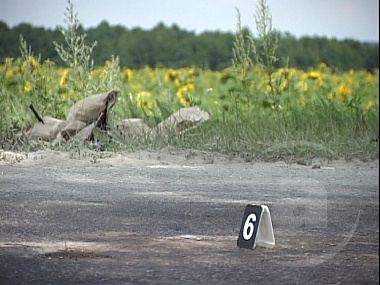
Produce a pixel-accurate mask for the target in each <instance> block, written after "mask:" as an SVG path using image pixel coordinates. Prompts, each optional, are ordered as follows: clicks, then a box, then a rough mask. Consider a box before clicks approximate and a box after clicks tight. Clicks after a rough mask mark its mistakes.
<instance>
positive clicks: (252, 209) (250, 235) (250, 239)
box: [237, 205, 263, 249]
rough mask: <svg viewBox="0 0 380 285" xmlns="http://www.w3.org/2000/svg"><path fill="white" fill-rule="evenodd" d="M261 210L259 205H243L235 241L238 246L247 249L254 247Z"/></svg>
mask: <svg viewBox="0 0 380 285" xmlns="http://www.w3.org/2000/svg"><path fill="white" fill-rule="evenodd" d="M262 211H263V210H262V207H261V206H259V205H247V206H246V207H245V211H244V215H243V221H242V223H241V227H240V233H239V238H238V241H237V245H238V246H239V247H243V248H248V249H252V248H253V247H254V245H255V241H256V235H257V229H258V226H259V223H260V219H261V213H262Z"/></svg>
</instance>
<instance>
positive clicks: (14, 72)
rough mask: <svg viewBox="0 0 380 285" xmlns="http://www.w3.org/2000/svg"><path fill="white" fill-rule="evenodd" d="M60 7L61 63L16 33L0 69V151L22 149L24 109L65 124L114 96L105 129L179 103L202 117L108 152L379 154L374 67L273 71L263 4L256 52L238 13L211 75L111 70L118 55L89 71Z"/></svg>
mask: <svg viewBox="0 0 380 285" xmlns="http://www.w3.org/2000/svg"><path fill="white" fill-rule="evenodd" d="M68 2H69V7H68V10H67V11H68V13H67V15H66V16H67V23H68V27H67V29H66V30H62V34H63V35H64V37H65V39H66V44H67V46H61V45H58V44H56V43H54V44H55V46H56V51H57V53H58V54H59V55H60V57H61V59H62V60H63V61H64V62H65V63H66V67H63V66H58V65H57V64H55V63H54V62H52V61H49V60H46V61H43V62H41V60H40V57H38V56H35V55H34V54H33V52H32V49H31V47H30V46H28V45H27V43H26V42H25V40H23V38H22V36H20V51H21V56H20V57H18V58H11V57H9V58H6V59H5V61H4V62H2V63H0V75H1V76H0V149H15V148H20V147H21V148H23V147H25V146H28V147H29V144H28V141H24V140H21V141H22V143H21V146H20V141H17V140H15V137H17V138H20V136H15V134H17V133H18V134H19V133H20V131H22V130H23V129H25V128H27V127H28V126H30V125H32V124H33V123H34V122H35V120H36V118H35V117H34V115H33V114H32V112H31V111H30V109H29V106H30V104H33V105H34V106H35V107H36V108H37V110H39V112H40V114H41V115H42V116H50V117H54V118H57V119H66V116H67V113H68V110H69V108H70V107H71V106H72V105H73V104H74V103H75V102H77V101H78V100H80V99H82V98H84V97H86V96H88V95H92V94H98V93H104V92H108V91H111V90H117V91H119V98H118V100H117V103H116V104H115V106H114V107H113V109H112V111H111V114H110V119H111V126H112V123H116V122H118V121H120V120H123V119H127V118H142V119H144V120H145V122H146V123H147V124H148V125H149V126H150V127H154V126H156V125H157V124H158V123H159V122H161V121H162V120H164V119H166V118H167V117H169V116H170V115H171V114H173V113H174V112H175V111H177V110H178V109H180V108H182V107H188V106H198V107H199V108H200V109H202V110H204V111H207V112H208V113H209V114H210V118H211V119H210V120H209V121H207V122H206V123H204V124H202V125H201V126H200V127H198V128H196V129H193V130H191V131H189V132H186V133H184V134H177V135H174V136H173V137H169V138H166V139H165V140H164V141H143V142H141V141H138V142H134V141H131V142H130V143H124V144H122V145H120V144H118V147H117V149H129V148H131V147H133V148H135V147H141V146H143V147H153V148H159V147H164V146H167V145H174V146H176V147H180V148H187V149H201V150H206V151H211V152H213V151H216V152H222V153H228V154H231V155H234V156H235V155H238V156H241V157H244V159H246V160H252V159H256V158H258V159H276V160H278V159H284V158H286V159H291V160H292V159H296V158H297V157H301V158H305V157H306V158H310V157H318V156H324V157H326V156H328V157H331V158H363V159H367V158H371V159H374V158H375V159H376V158H378V143H377V142H378V136H379V70H377V69H376V70H371V71H368V70H345V71H340V70H335V69H334V68H331V67H329V66H327V65H326V64H324V63H320V64H319V65H318V66H316V67H314V68H310V69H308V70H299V69H295V68H291V67H286V66H285V67H282V68H274V62H275V61H276V60H277V59H276V56H275V50H276V48H277V40H276V38H275V37H273V35H274V34H273V33H271V31H270V30H269V31H268V29H267V27H268V25H264V24H262V25H260V23H261V22H262V23H268V21H269V22H270V20H271V17H270V16H269V15H270V13H269V9H268V7H267V6H266V5H264V4H265V1H261V2H262V4H263V5H261V6H260V7H261V9H259V10H258V11H257V13H258V16H260V17H258V19H261V20H262V21H261V22H260V21H258V22H257V23H259V25H258V34H259V37H260V41H259V43H258V46H256V45H255V43H254V40H253V37H252V36H251V37H248V38H247V37H246V36H245V35H244V33H243V30H242V28H241V23H240V16H238V25H237V33H236V38H235V43H234V44H235V45H234V50H233V58H232V64H231V67H228V68H225V69H223V70H218V71H216V70H209V69H203V68H199V67H186V68H180V69H171V68H165V67H158V68H152V67H149V66H146V67H144V68H141V69H131V68H128V67H120V64H119V58H118V57H117V56H111V59H110V60H107V61H106V62H105V63H104V65H103V66H93V61H92V60H91V53H92V50H93V48H94V47H95V45H96V42H95V43H93V44H91V45H87V44H86V43H85V35H81V34H78V32H79V30H78V27H79V20H78V19H77V18H76V16H75V15H76V14H75V13H74V11H73V6H72V3H71V2H70V1H68ZM70 15H71V16H70ZM252 51H254V52H252ZM255 52H256V53H255ZM106 141H108V142H109V141H110V140H109V139H108V140H106ZM112 147H114V145H113V146H112ZM105 148H106V149H107V148H110V145H107V146H105Z"/></svg>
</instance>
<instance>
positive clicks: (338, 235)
mask: <svg viewBox="0 0 380 285" xmlns="http://www.w3.org/2000/svg"><path fill="white" fill-rule="evenodd" d="M70 157H71V158H70ZM18 161H19V162H14V161H13V162H11V161H10V160H8V161H2V162H0V231H1V232H0V284H3V285H5V284H62V285H63V284H65V285H66V284H378V283H379V174H378V173H379V164H378V161H374V162H368V163H363V162H344V161H334V162H327V161H321V162H319V164H318V165H316V166H315V167H312V166H304V165H297V164H291V165H288V164H286V163H283V162H278V163H262V162H249V163H247V162H241V161H238V160H234V159H233V160H230V159H228V158H226V157H223V156H220V155H215V154H209V153H202V152H195V151H166V152H157V153H154V152H145V151H140V152H136V153H130V154H126V155H116V156H112V157H107V156H105V155H102V156H94V155H89V156H85V157H82V158H81V159H77V158H75V155H70V154H67V153H59V152H51V151H45V152H38V153H34V154H29V155H28V157H21V158H20V159H18ZM247 204H265V205H267V206H268V207H269V209H270V211H271V216H272V222H273V229H274V234H275V239H276V245H275V247H274V248H273V249H265V248H260V247H257V248H256V249H254V250H248V249H241V248H239V247H237V244H236V242H237V238H238V234H239V229H240V226H241V222H242V217H243V212H244V209H245V206H246V205H247Z"/></svg>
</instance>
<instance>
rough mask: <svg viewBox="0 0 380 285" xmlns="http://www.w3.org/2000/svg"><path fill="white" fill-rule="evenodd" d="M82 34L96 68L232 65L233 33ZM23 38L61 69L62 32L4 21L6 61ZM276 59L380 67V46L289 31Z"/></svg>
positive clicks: (114, 29)
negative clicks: (115, 62) (116, 63)
mask: <svg viewBox="0 0 380 285" xmlns="http://www.w3.org/2000/svg"><path fill="white" fill-rule="evenodd" d="M80 32H82V33H85V34H86V41H88V43H92V42H94V41H97V45H96V47H95V48H94V50H93V54H92V57H93V59H94V64H95V65H96V66H102V65H104V62H105V61H106V60H108V59H110V58H111V56H112V55H115V56H119V59H120V65H121V66H122V67H130V68H141V67H144V66H150V67H168V68H181V67H189V66H194V67H202V68H205V69H213V70H221V69H223V68H226V67H229V66H231V65H232V61H231V60H232V57H233V52H232V49H233V44H234V40H235V35H234V34H233V33H228V32H219V31H205V32H203V33H200V34H196V33H195V32H193V31H187V30H184V29H181V28H180V27H178V26H177V25H172V26H170V27H169V26H166V25H165V24H163V23H158V24H157V25H156V26H155V27H154V28H152V29H150V30H144V29H141V28H132V29H128V28H126V27H124V26H120V25H115V26H111V25H109V24H108V22H106V21H103V22H102V23H100V24H99V25H98V26H97V27H94V28H88V29H84V28H83V27H80ZM246 32H248V29H247V28H246ZM20 35H22V36H23V37H24V39H25V40H26V41H27V43H28V44H29V45H30V46H31V48H32V51H33V52H34V54H35V55H40V56H41V60H42V61H44V60H46V59H49V60H51V61H53V62H55V63H56V64H58V65H63V64H64V63H63V62H62V61H61V59H60V57H59V56H58V54H57V52H56V50H55V48H54V45H53V42H57V43H58V44H64V38H63V35H62V34H61V32H60V30H59V29H58V28H56V29H45V28H42V27H34V26H32V25H30V24H26V23H23V24H19V25H17V26H15V27H13V28H10V27H9V26H8V25H7V24H6V23H4V22H1V21H0V61H1V62H4V60H5V58H6V57H18V56H19V55H20V51H19V45H20ZM276 56H277V58H278V59H279V60H278V61H277V62H276V64H277V66H276V67H280V66H285V65H287V66H289V67H294V68H299V69H304V70H306V69H308V68H312V67H315V66H317V65H318V64H319V63H321V62H324V63H326V64H327V65H328V66H330V67H331V68H333V69H336V70H348V69H367V70H373V69H375V68H379V44H378V43H364V42H359V41H356V40H352V39H346V40H337V39H328V38H325V37H301V38H296V37H294V36H293V35H291V34H290V33H278V48H277V51H276Z"/></svg>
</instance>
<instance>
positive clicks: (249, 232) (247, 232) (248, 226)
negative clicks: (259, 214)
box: [243, 213, 256, 240]
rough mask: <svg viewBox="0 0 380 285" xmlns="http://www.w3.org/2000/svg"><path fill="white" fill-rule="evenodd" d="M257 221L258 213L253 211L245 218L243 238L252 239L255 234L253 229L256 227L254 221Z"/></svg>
mask: <svg viewBox="0 0 380 285" xmlns="http://www.w3.org/2000/svg"><path fill="white" fill-rule="evenodd" d="M255 222H256V214H255V213H251V214H249V215H248V217H247V219H246V220H245V223H244V228H243V238H244V239H245V240H250V239H251V238H252V236H253V231H254V229H255V225H254V223H255Z"/></svg>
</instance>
